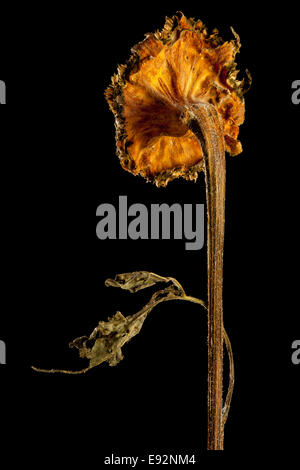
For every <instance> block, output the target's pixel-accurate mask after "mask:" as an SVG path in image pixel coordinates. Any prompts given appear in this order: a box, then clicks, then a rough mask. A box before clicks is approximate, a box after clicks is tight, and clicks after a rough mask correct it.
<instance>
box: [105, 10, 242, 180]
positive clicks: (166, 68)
mask: <svg viewBox="0 0 300 470" xmlns="http://www.w3.org/2000/svg"><path fill="white" fill-rule="evenodd" d="M232 31H233V30H232ZM233 34H234V39H233V40H231V41H229V42H224V41H223V40H222V39H221V38H220V37H219V36H218V32H217V30H214V31H213V32H212V34H209V33H208V32H207V29H206V28H205V26H204V25H203V23H202V22H201V21H194V20H193V19H187V18H186V17H185V16H184V15H183V14H182V13H178V14H177V15H176V16H174V17H173V18H171V19H170V18H167V19H166V23H165V26H164V28H163V30H162V31H157V32H155V33H151V34H147V35H146V38H145V40H144V41H142V42H140V43H139V44H137V45H136V46H135V47H133V48H132V55H131V57H130V59H129V60H128V61H127V63H126V65H121V66H119V67H118V73H117V74H115V75H114V76H113V77H112V84H111V85H110V86H109V87H108V89H107V90H106V93H105V94H106V98H107V101H108V103H109V105H110V108H111V110H112V111H113V113H114V115H115V118H116V141H117V153H118V156H119V158H120V161H121V164H122V167H123V168H124V169H126V170H128V171H130V172H131V173H133V174H140V175H142V176H143V177H145V178H146V179H147V180H148V181H153V182H155V183H156V184H157V185H158V186H165V185H166V184H167V183H168V181H170V180H172V179H174V178H176V177H178V176H183V177H184V178H186V179H192V180H196V179H197V174H198V171H201V170H202V169H203V151H202V148H201V145H200V143H199V140H198V139H197V138H196V137H195V135H194V133H193V132H192V131H191V129H190V128H189V127H188V126H187V125H186V122H185V118H184V115H185V112H186V110H187V109H188V108H189V107H195V106H197V104H199V103H209V104H212V105H214V106H215V108H216V109H217V111H218V114H219V116H220V118H221V126H222V129H223V134H224V142H225V149H226V150H227V151H228V152H229V153H230V155H237V154H239V153H240V152H241V151H242V146H241V143H240V142H239V141H238V140H237V137H238V133H239V125H240V124H242V123H243V121H244V109H245V108H244V99H243V93H244V85H245V83H244V80H243V81H239V80H237V78H236V77H237V73H238V71H237V70H236V63H235V61H234V60H235V56H236V54H237V52H238V51H239V49H240V41H239V37H238V35H237V34H236V33H235V32H234V31H233Z"/></svg>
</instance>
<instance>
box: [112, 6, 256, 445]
mask: <svg viewBox="0 0 300 470" xmlns="http://www.w3.org/2000/svg"><path fill="white" fill-rule="evenodd" d="M232 32H233V35H234V39H233V40H231V41H226V42H224V41H223V40H222V39H221V38H220V37H219V36H218V31H217V30H214V31H213V32H212V33H211V34H209V33H208V31H207V29H206V28H205V26H204V25H203V23H202V22H201V21H194V20H193V19H187V18H186V17H185V16H184V15H183V14H182V13H179V14H177V15H175V16H174V17H173V18H171V19H170V18H167V19H166V23H165V26H164V28H163V30H162V31H157V32H155V33H153V34H147V35H146V38H145V40H144V41H142V42H141V43H139V44H137V45H136V46H135V47H133V48H132V55H131V57H130V59H129V60H128V62H127V63H126V64H125V65H122V66H119V68H118V73H117V74H115V75H114V76H113V77H112V83H111V85H110V86H109V88H108V89H107V90H106V98H107V101H108V103H109V105H110V108H111V110H112V111H113V113H114V115H115V126H116V143H117V154H118V156H119V158H120V161H121V164H122V167H123V168H124V169H125V170H128V171H130V172H131V173H133V174H135V175H137V174H140V175H142V176H143V177H145V178H146V179H147V180H148V181H152V182H154V183H155V184H156V185H157V186H166V185H167V183H168V182H169V181H171V180H173V179H175V178H177V177H179V176H182V177H183V178H185V179H189V180H194V181H195V180H196V179H197V176H198V172H199V171H201V170H203V171H204V173H205V181H206V199H207V221H208V225H207V233H208V236H207V240H208V243H207V246H208V261H207V272H208V449H214V450H220V449H223V446H224V442H223V441H224V433H223V430H224V414H223V410H224V408H223V405H222V403H223V397H222V388H223V385H222V384H223V340H224V328H223V299H222V297H223V250H224V223H225V181H226V162H225V150H226V151H227V152H228V153H229V154H230V155H237V154H239V153H240V152H241V151H242V146H241V143H240V142H239V141H238V140H237V138H238V133H239V125H240V124H242V123H243V121H244V113H245V107H244V99H243V93H244V92H245V91H246V90H245V82H244V80H243V81H239V80H238V79H237V73H238V70H237V69H236V63H235V56H236V54H237V52H239V49H240V40H239V36H238V35H237V34H236V33H235V32H234V31H233V29H232ZM248 79H249V81H250V76H249V75H248Z"/></svg>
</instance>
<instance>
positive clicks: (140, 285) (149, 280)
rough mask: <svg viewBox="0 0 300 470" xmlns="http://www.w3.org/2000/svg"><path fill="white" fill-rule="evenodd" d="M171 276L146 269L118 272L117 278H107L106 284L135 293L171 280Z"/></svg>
mask: <svg viewBox="0 0 300 470" xmlns="http://www.w3.org/2000/svg"><path fill="white" fill-rule="evenodd" d="M169 281H170V278H166V277H162V276H158V275H157V274H154V273H149V272H146V271H136V272H134V273H125V274H117V275H116V277H115V279H107V280H106V281H105V285H106V286H108V287H120V288H121V289H124V290H129V292H131V293H135V292H137V291H139V290H141V289H146V288H147V287H151V286H154V285H155V284H157V283H159V282H169Z"/></svg>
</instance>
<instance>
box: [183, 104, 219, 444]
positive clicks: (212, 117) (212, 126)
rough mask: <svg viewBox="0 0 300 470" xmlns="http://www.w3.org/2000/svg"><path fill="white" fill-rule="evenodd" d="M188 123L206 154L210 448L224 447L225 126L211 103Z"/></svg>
mask: <svg viewBox="0 0 300 470" xmlns="http://www.w3.org/2000/svg"><path fill="white" fill-rule="evenodd" d="M184 119H185V122H186V124H187V125H188V127H189V128H190V129H191V130H192V131H193V133H194V134H195V136H196V137H197V139H198V140H199V142H200V144H201V147H202V151H203V157H204V169H205V181H206V200H207V249H208V255H207V256H208V257H207V271H208V438H207V448H208V450H223V448H224V432H223V423H222V390H223V298H222V297H223V249H224V225H225V181H226V164H225V148H224V137H223V129H222V126H221V123H220V119H219V115H218V112H217V110H216V109H215V107H214V106H213V105H211V104H207V103H201V104H199V105H197V106H196V105H195V106H191V107H189V108H188V109H187V114H186V116H185V118H184Z"/></svg>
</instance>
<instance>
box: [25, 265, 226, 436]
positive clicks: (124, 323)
mask: <svg viewBox="0 0 300 470" xmlns="http://www.w3.org/2000/svg"><path fill="white" fill-rule="evenodd" d="M158 283H166V284H169V285H168V286H167V287H165V288H164V289H161V290H158V291H157V292H155V293H154V294H153V295H152V297H151V299H150V300H149V302H148V303H147V304H146V305H145V306H144V307H143V308H142V309H141V310H140V311H139V312H137V313H135V314H134V315H129V316H127V317H125V316H123V315H122V313H121V312H117V313H116V314H115V315H114V316H113V317H111V318H108V320H107V321H100V322H99V324H98V326H97V327H96V328H95V329H94V330H93V332H92V333H91V335H90V336H80V337H79V338H76V339H74V340H73V341H71V342H70V343H69V347H70V348H76V349H78V351H79V355H80V357H81V358H85V359H88V360H89V366H88V367H86V368H84V369H80V370H75V371H74V370H64V369H40V368H37V367H32V369H33V370H35V371H37V372H44V373H50V374H53V373H62V374H69V375H80V374H85V373H86V372H88V371H89V370H91V369H93V368H95V367H97V366H99V365H100V364H102V363H104V362H107V363H108V364H109V365H110V366H116V365H117V364H118V363H119V362H120V361H121V360H122V359H123V353H122V347H123V346H124V345H125V344H126V343H128V341H130V340H131V339H132V338H133V337H134V336H136V335H137V334H138V333H139V332H140V331H141V328H142V326H143V324H144V321H145V320H146V318H147V316H148V315H149V313H150V312H151V311H152V310H153V309H154V307H156V306H157V305H159V304H160V303H162V302H166V301H170V300H183V301H186V302H192V303H196V304H198V305H201V306H202V307H204V308H205V309H206V310H207V306H206V304H205V302H203V301H202V300H200V299H197V298H196V297H192V296H189V295H186V293H185V291H184V289H183V287H182V285H181V284H180V283H179V282H178V281H177V280H176V279H174V278H172V277H163V276H159V275H158V274H154V273H149V272H147V271H137V272H133V273H125V274H118V275H117V276H116V277H115V279H107V280H106V282H105V285H106V286H108V287H118V288H121V289H124V290H128V291H129V292H131V293H135V292H137V291H139V290H141V289H145V288H147V287H151V286H153V285H155V284H158ZM223 334H224V338H225V344H226V348H227V352H228V358H229V386H228V392H227V396H226V400H225V405H224V408H223V409H222V410H221V413H222V421H221V423H220V426H221V433H222V435H223V434H224V426H225V423H226V420H227V417H228V412H229V408H230V403H231V397H232V392H233V387H234V363H233V355H232V349H231V344H230V340H229V337H228V335H227V333H226V331H225V330H224V329H223Z"/></svg>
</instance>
